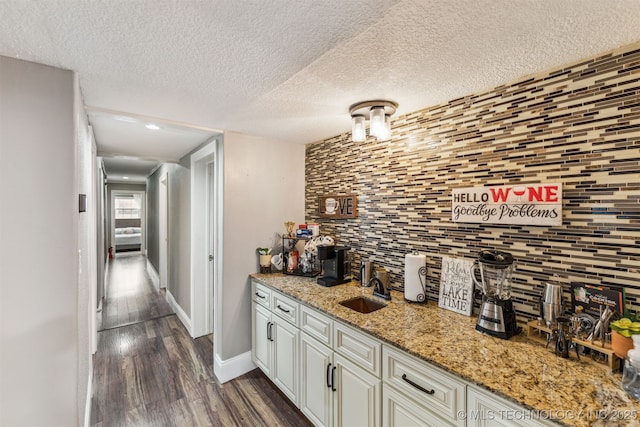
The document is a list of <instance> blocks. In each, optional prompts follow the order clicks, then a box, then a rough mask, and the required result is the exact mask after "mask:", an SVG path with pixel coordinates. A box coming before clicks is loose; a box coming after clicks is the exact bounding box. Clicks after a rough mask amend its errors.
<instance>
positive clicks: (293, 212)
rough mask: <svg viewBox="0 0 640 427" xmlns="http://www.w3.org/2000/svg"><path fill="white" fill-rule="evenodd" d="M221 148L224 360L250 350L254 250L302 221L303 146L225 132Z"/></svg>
mask: <svg viewBox="0 0 640 427" xmlns="http://www.w3.org/2000/svg"><path fill="white" fill-rule="evenodd" d="M223 147H224V148H223V159H224V160H223V166H222V167H223V174H224V183H223V188H224V190H223V196H222V197H223V207H222V210H223V213H222V215H223V218H222V221H223V231H222V233H223V236H221V238H222V251H221V252H222V254H218V256H220V255H222V257H223V259H222V265H223V271H222V275H223V276H222V283H219V284H218V287H217V289H216V292H218V295H217V298H218V301H219V303H218V306H219V307H217V308H218V310H220V311H221V312H220V313H217V314H216V319H217V323H218V324H214V328H216V332H215V333H214V340H215V342H216V344H215V345H214V351H215V352H216V357H217V358H219V359H221V360H222V361H225V360H228V359H231V358H233V357H236V356H239V355H242V354H246V352H248V351H250V350H251V293H250V281H249V278H248V275H249V274H251V273H256V272H257V271H258V269H259V267H258V266H259V265H258V255H257V254H256V248H257V247H259V246H265V245H268V244H270V243H271V241H272V239H273V234H274V233H275V232H276V231H277V232H280V233H282V232H284V231H285V227H284V222H285V221H288V220H292V221H296V222H298V223H300V222H303V221H304V155H305V147H304V146H303V145H300V144H287V143H282V142H278V141H273V140H267V139H264V138H258V137H253V136H248V135H242V134H237V133H233V132H229V133H225V135H224V142H223ZM219 166H220V165H219ZM218 319H221V321H219V320H218ZM216 374H218V373H216ZM219 377H220V375H219Z"/></svg>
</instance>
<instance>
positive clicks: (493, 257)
mask: <svg viewBox="0 0 640 427" xmlns="http://www.w3.org/2000/svg"><path fill="white" fill-rule="evenodd" d="M514 268H515V265H514V263H513V256H512V255H511V254H510V253H508V252H500V251H495V250H484V251H481V252H480V254H479V255H478V258H477V259H476V261H475V263H474V264H473V267H472V269H471V277H472V278H473V281H474V282H475V284H476V286H478V287H479V288H480V289H481V290H482V303H481V305H480V314H479V315H478V322H477V323H476V330H477V331H480V332H483V333H485V334H488V335H493V336H495V337H498V338H502V339H509V338H511V337H512V336H514V335H517V334H519V333H520V332H521V331H522V328H521V327H519V326H518V324H517V322H516V313H515V311H514V310H513V303H512V301H511V274H512V273H513V270H514ZM478 274H479V276H480V281H478V280H477V279H476V276H477V275H478Z"/></svg>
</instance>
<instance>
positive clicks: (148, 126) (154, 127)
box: [145, 123, 160, 130]
mask: <svg viewBox="0 0 640 427" xmlns="http://www.w3.org/2000/svg"><path fill="white" fill-rule="evenodd" d="M145 127H146V128H147V129H151V130H158V129H160V126H158V125H154V124H153V123H149V124H148V125H146V126H145Z"/></svg>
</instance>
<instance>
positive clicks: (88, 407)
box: [84, 366, 93, 427]
mask: <svg viewBox="0 0 640 427" xmlns="http://www.w3.org/2000/svg"><path fill="white" fill-rule="evenodd" d="M92 390H93V366H91V370H90V371H89V378H88V380H87V398H86V402H85V404H84V427H89V426H90V425H91V391H92Z"/></svg>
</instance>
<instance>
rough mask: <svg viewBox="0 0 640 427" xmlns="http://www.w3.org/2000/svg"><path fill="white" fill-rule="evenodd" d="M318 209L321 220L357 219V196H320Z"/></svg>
mask: <svg viewBox="0 0 640 427" xmlns="http://www.w3.org/2000/svg"><path fill="white" fill-rule="evenodd" d="M318 207H319V213H318V214H319V215H320V216H321V217H323V218H357V217H358V196H357V195H355V194H350V195H347V196H320V199H319V200H318Z"/></svg>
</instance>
